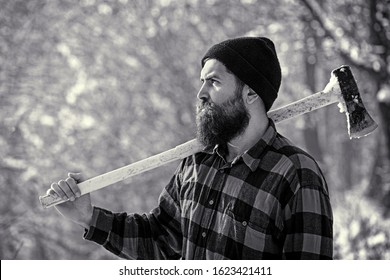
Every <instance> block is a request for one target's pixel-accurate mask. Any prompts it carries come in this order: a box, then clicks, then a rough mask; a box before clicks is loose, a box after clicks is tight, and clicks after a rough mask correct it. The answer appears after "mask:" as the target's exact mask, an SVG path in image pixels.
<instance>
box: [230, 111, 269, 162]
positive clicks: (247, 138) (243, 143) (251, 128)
mask: <svg viewBox="0 0 390 280" xmlns="http://www.w3.org/2000/svg"><path fill="white" fill-rule="evenodd" d="M268 123H269V120H268V118H267V117H266V118H261V119H260V121H259V119H255V120H254V118H251V120H250V121H249V124H248V127H247V128H246V129H245V131H244V132H243V133H242V134H241V135H239V136H237V137H236V138H234V139H232V140H231V141H230V142H228V145H227V148H228V155H227V157H226V160H227V161H232V160H233V159H234V158H236V157H237V156H240V155H242V154H243V153H245V152H246V151H247V150H249V149H250V148H251V147H253V146H254V145H255V144H256V143H257V142H258V141H259V139H260V138H261V137H262V136H263V135H264V133H265V131H266V129H267V127H268Z"/></svg>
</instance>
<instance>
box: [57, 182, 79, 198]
mask: <svg viewBox="0 0 390 280" xmlns="http://www.w3.org/2000/svg"><path fill="white" fill-rule="evenodd" d="M58 185H59V186H60V188H61V190H62V191H63V192H64V193H65V195H66V197H67V198H69V200H70V201H73V200H74V199H75V194H74V193H73V192H72V189H71V188H70V187H69V185H68V183H66V182H65V181H64V180H61V181H59V182H58Z"/></svg>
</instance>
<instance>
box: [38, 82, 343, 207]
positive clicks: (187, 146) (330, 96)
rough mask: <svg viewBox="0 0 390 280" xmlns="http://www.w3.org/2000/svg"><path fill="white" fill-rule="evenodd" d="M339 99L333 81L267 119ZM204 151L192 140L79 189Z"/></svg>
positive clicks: (49, 199) (45, 199)
mask: <svg viewBox="0 0 390 280" xmlns="http://www.w3.org/2000/svg"><path fill="white" fill-rule="evenodd" d="M340 97H341V95H340V88H339V85H338V83H337V79H334V80H332V78H331V80H330V81H329V83H328V85H327V86H326V87H325V89H324V90H323V91H321V92H317V93H315V94H312V95H310V96H307V97H305V98H303V99H301V100H298V101H296V102H294V103H291V104H288V105H286V106H284V107H281V108H279V109H275V110H272V111H270V112H268V117H269V118H271V119H272V120H273V121H274V122H275V123H278V122H281V121H283V120H286V119H290V118H293V117H295V116H298V115H302V114H305V113H307V112H310V111H313V110H316V109H318V108H321V107H324V106H326V105H329V104H332V103H335V102H339V101H340ZM202 149H203V147H202V145H201V144H200V143H199V142H198V141H197V140H196V139H193V140H190V141H188V142H186V143H184V144H181V145H179V146H177V147H175V148H173V149H170V150H168V151H165V152H162V153H160V154H157V155H154V156H151V157H149V158H146V159H143V160H141V161H138V162H135V163H132V164H129V165H126V166H124V167H121V168H118V169H116V170H113V171H111V172H108V173H105V174H102V175H99V176H96V177H93V178H91V179H88V180H86V181H84V182H81V183H79V184H78V187H79V188H80V192H81V195H83V194H86V193H90V192H92V191H96V190H99V189H101V188H104V187H106V186H109V185H112V184H114V183H116V182H119V181H122V180H124V179H126V178H129V177H131V176H134V175H138V174H141V173H143V172H145V171H148V170H151V169H154V168H156V167H159V166H162V165H164V164H167V163H169V162H172V161H175V160H179V159H183V158H186V157H188V156H190V155H192V154H195V153H197V152H200V151H202ZM39 199H40V201H41V204H42V206H43V207H44V208H48V207H50V206H53V205H57V204H60V203H63V202H65V200H63V199H62V198H60V197H54V196H51V195H44V196H40V197H39Z"/></svg>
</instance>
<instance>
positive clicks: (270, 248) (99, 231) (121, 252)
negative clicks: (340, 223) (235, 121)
mask: <svg viewBox="0 0 390 280" xmlns="http://www.w3.org/2000/svg"><path fill="white" fill-rule="evenodd" d="M332 224H333V221H332V209H331V205H330V201H329V195H328V188H327V185H326V182H325V179H324V177H323V175H322V173H321V170H320V169H319V167H318V165H317V164H316V162H315V161H314V159H313V158H312V157H310V156H309V155H308V154H307V153H305V152H304V151H302V150H301V149H299V148H297V147H295V146H293V145H292V144H291V143H290V142H289V141H288V140H287V139H286V138H284V137H283V136H281V135H280V134H278V133H277V132H276V129H275V126H274V124H273V123H272V121H270V126H269V127H268V129H267V130H266V132H265V134H264V136H263V137H262V139H260V140H259V142H258V143H257V144H256V145H255V146H253V147H252V148H251V149H250V150H248V151H247V152H246V153H244V154H243V155H242V156H241V157H239V158H236V159H235V160H234V161H233V162H232V163H228V162H226V161H225V160H224V157H223V155H222V154H221V153H220V151H218V149H214V150H213V151H210V152H201V153H197V154H195V155H193V156H190V157H188V158H186V159H184V160H183V161H182V163H181V165H180V166H179V167H178V169H177V171H176V172H175V174H174V176H173V177H172V179H171V180H170V182H169V184H168V185H167V186H166V187H165V189H164V190H163V191H162V193H161V195H160V198H159V203H158V207H156V208H155V209H153V210H152V211H151V212H150V213H147V214H142V215H140V214H126V213H116V214H114V213H112V212H110V211H107V210H104V209H101V208H98V207H94V213H93V218H92V224H91V226H90V228H89V229H88V230H86V233H85V235H84V238H85V239H88V240H93V241H95V242H96V243H98V244H101V245H103V246H104V247H105V248H106V249H107V250H109V251H111V252H112V253H114V254H116V255H118V256H119V257H122V258H127V259H179V258H182V259H331V258H332V254H333V230H332V227H333V226H332Z"/></svg>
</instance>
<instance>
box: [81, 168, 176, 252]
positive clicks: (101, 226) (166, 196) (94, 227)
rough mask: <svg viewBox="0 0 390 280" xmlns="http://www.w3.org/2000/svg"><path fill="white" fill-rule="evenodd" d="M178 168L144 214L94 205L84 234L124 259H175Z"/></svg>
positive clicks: (88, 238)
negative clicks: (154, 203) (150, 209)
mask: <svg viewBox="0 0 390 280" xmlns="http://www.w3.org/2000/svg"><path fill="white" fill-rule="evenodd" d="M179 177H180V176H179V169H178V170H177V171H176V172H175V174H174V176H173V177H172V178H171V180H170V182H169V184H168V185H167V186H166V187H165V188H164V190H163V191H162V193H161V194H160V197H159V202H158V206H157V207H156V208H155V209H153V210H152V211H151V212H150V213H147V214H136V213H133V214H127V213H125V212H124V213H112V212H111V211H108V210H105V209H102V208H99V207H94V210H93V217H92V223H91V226H90V228H89V229H88V230H86V232H85V234H84V238H85V239H86V240H91V241H94V242H96V243H98V244H100V245H102V246H103V247H104V248H106V249H107V250H108V251H110V252H112V253H113V254H115V255H117V256H119V257H121V258H124V259H179V258H180V256H181V246H182V233H181V226H180V217H181V214H180V204H179V195H178V187H179V184H180V180H179Z"/></svg>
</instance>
